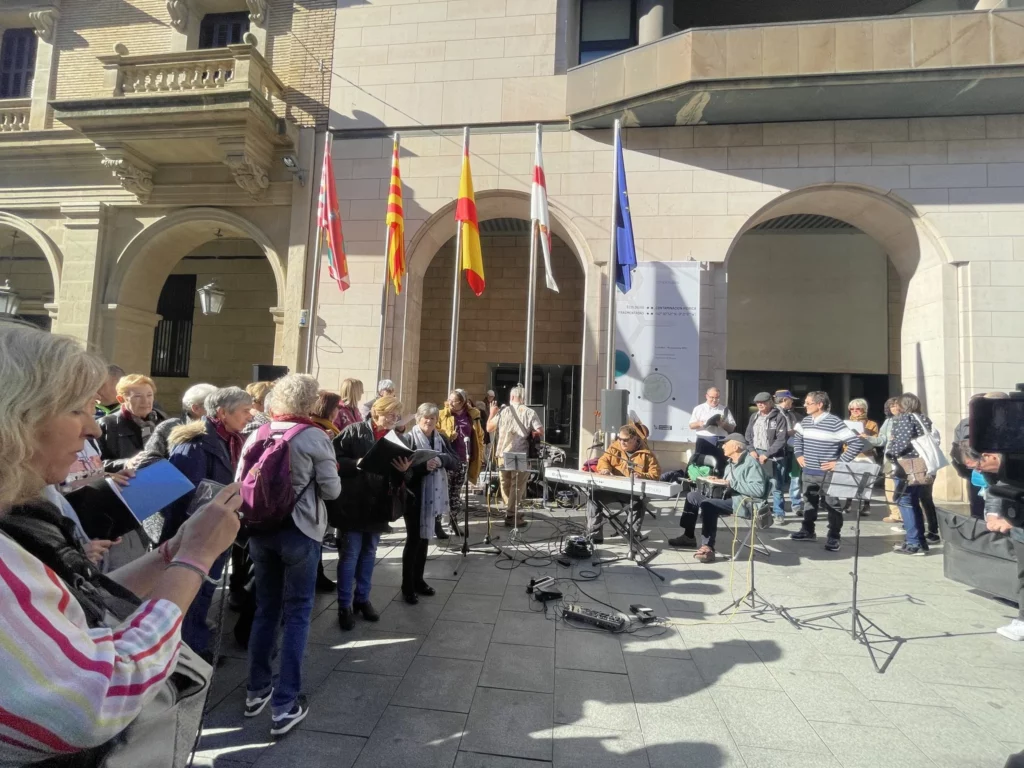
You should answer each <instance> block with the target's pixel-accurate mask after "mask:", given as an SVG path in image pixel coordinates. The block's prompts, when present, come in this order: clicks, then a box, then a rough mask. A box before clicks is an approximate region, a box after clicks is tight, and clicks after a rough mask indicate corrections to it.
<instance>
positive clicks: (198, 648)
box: [181, 549, 231, 661]
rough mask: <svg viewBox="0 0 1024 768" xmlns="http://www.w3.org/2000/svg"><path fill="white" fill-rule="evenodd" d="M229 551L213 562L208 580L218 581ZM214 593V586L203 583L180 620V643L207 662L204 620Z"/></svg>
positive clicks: (207, 652) (208, 645) (207, 648)
mask: <svg viewBox="0 0 1024 768" xmlns="http://www.w3.org/2000/svg"><path fill="white" fill-rule="evenodd" d="M230 551H231V550H230V549H229V550H227V551H225V552H224V553H222V554H221V556H220V557H218V558H217V559H216V560H214V561H213V565H212V566H211V568H210V578H211V579H213V580H214V581H218V582H219V581H220V577H221V574H222V573H224V563H225V562H226V561H227V559H228V552H230ZM216 591H217V585H216V584H211V583H210V582H208V581H204V582H203V585H202V586H201V587H200V588H199V593H198V594H197V595H196V599H195V600H193V601H192V605H190V606H189V608H188V611H186V612H185V617H184V618H183V619H182V620H181V639H182V641H184V643H185V645H187V646H188V647H189V648H191V649H192V650H193V651H195V652H196V653H198V654H199V655H200V656H203V657H204V658H207V660H208V661H209V658H208V657H209V655H210V654H211V653H212V651H211V650H210V627H209V626H208V625H207V623H206V618H207V616H208V615H209V613H210V606H211V605H212V604H213V595H214V593H215V592H216Z"/></svg>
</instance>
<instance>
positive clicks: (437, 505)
mask: <svg viewBox="0 0 1024 768" xmlns="http://www.w3.org/2000/svg"><path fill="white" fill-rule="evenodd" d="M437 421H438V409H437V406H436V405H434V404H433V403H423V404H422V405H421V406H420V407H419V408H418V409H417V411H416V426H414V427H413V428H412V429H411V430H409V432H408V433H406V435H405V441H406V443H407V444H408V445H409V447H410V448H412V449H413V450H419V449H426V450H432V451H437V452H438V453H439V454H440V456H437V457H435V458H433V459H430V460H429V461H426V462H423V463H420V464H417V465H416V466H415V467H413V469H412V479H411V480H410V481H409V492H410V493H411V494H412V496H411V498H410V499H409V500H408V503H407V504H406V505H405V548H404V549H403V550H402V598H403V599H404V600H405V602H407V603H418V602H419V597H418V595H423V596H425V597H433V596H434V594H435V591H434V588H433V587H431V586H430V585H429V584H427V582H426V581H424V580H423V570H424V568H426V565H427V549H428V548H429V547H430V536H431V534H432V533H435V525H436V523H437V521H438V520H439V519H440V518H441V517H442V516H443V515H444V514H445V512H447V511H448V503H449V492H448V483H449V482H450V481H451V476H452V472H453V471H455V470H457V468H458V465H459V464H460V460H459V459H457V458H456V457H455V454H454V452H453V451H452V446H451V445H450V444H449V443H448V440H447V439H446V437H445V435H443V434H442V433H441V430H440V429H438V428H437ZM463 476H465V475H463ZM445 538H447V536H446V537H445Z"/></svg>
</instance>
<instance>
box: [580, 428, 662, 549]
mask: <svg viewBox="0 0 1024 768" xmlns="http://www.w3.org/2000/svg"><path fill="white" fill-rule="evenodd" d="M648 434H649V432H648V431H647V428H646V427H645V426H644V425H643V424H640V423H639V422H634V423H632V424H627V425H626V426H624V427H622V428H621V429H620V430H619V438H618V440H616V441H615V442H613V443H612V444H611V445H610V446H608V450H606V451H605V452H604V455H603V456H601V459H600V460H599V461H598V462H597V473H598V474H599V475H616V476H618V477H629V476H630V474H632V475H633V476H634V477H636V478H637V479H640V480H657V479H658V478H659V477H660V476H661V468H660V467H659V466H658V458H657V457H656V456H655V455H654V452H653V451H652V450H651V449H650V447H648V445H647V435H648ZM602 494H603V492H602V491H596V492H595V494H594V495H595V496H601V495H602ZM595 501H596V500H594V499H592V500H591V502H590V503H589V504H587V531H588V532H589V533H591V534H592V535H593V539H592V540H593V542H594V543H595V544H601V543H602V542H604V524H603V523H601V522H600V521H599V520H598V509H597V504H596V503H595Z"/></svg>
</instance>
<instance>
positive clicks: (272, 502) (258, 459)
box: [240, 424, 310, 533]
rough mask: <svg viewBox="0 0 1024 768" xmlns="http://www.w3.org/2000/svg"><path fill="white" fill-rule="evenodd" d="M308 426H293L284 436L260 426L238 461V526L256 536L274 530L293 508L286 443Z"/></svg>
mask: <svg viewBox="0 0 1024 768" xmlns="http://www.w3.org/2000/svg"><path fill="white" fill-rule="evenodd" d="M308 428H310V425H309V424H296V425H295V426H294V427H292V428H291V429H289V430H288V431H287V432H285V433H284V437H279V438H275V437H274V435H275V434H277V435H280V434H281V433H280V430H278V431H277V432H276V433H275V432H274V431H273V430H272V429H271V425H270V424H264V425H263V426H262V427H260V428H259V430H257V432H256V439H255V440H253V441H252V443H251V444H250V445H249V447H248V448H247V449H246V451H245V453H243V454H242V460H241V468H242V472H241V477H242V490H241V492H240V495H241V497H242V508H241V510H240V512H241V513H242V525H244V526H245V528H246V529H247V530H249V531H253V532H256V533H260V532H265V531H274V530H277V528H279V527H280V525H281V523H282V522H284V521H285V520H286V519H287V518H288V516H289V515H290V514H291V513H292V510H293V509H295V502H296V498H295V491H294V489H293V488H292V459H291V450H290V448H289V447H288V443H289V442H291V439H292V438H293V437H295V436H296V435H297V434H299V433H300V432H302V431H303V430H304V429H308Z"/></svg>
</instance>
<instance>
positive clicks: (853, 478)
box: [799, 461, 904, 674]
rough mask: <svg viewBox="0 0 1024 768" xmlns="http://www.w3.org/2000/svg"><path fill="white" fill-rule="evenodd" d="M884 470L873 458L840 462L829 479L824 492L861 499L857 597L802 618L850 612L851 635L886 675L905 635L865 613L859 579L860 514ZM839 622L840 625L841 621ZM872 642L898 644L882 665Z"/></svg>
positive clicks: (855, 560) (857, 526)
mask: <svg viewBox="0 0 1024 768" xmlns="http://www.w3.org/2000/svg"><path fill="white" fill-rule="evenodd" d="M880 471H881V467H879V466H878V465H877V464H875V463H874V462H873V461H851V462H839V463H837V464H836V467H835V469H834V470H832V473H831V475H830V476H829V478H828V481H827V487H825V488H823V489H822V490H823V493H824V495H826V496H832V497H833V498H836V499H840V500H847V499H849V500H852V501H856V502H858V504H857V510H856V523H855V525H854V544H853V570H852V571H851V572H850V577H851V578H852V579H853V600H852V601H851V603H850V607H849V608H843V609H841V610H838V611H832V612H830V613H824V614H821V615H820V616H812V617H810V618H808V619H801V620H799V623H800V624H806V625H808V626H810V625H811V622H814V621H821V620H822V619H835V618H836V617H838V616H843V615H845V614H850V638H851V639H852V640H853V641H854V642H858V643H863V644H864V646H865V647H866V648H867V649H868V655H869V656H871V663H872V664H873V665H874V667H875V671H876V672H878V673H879V674H882V673H883V672H885V670H886V668H887V667H888V666H889V662H891V661H892V659H893V656H895V655H896V651H897V650H899V647H900V645H902V644H903V642H904V641H903V638H900V637H893V636H892V635H890V634H889V633H888V632H886V631H885V630H884V629H882V628H881V627H879V626H878V625H877V624H875V622H873V621H872V620H871V619H869V618H868V617H867V616H865V615H864V613H863V612H862V611H861V610H860V608H859V607H858V606H857V581H858V579H859V575H858V574H859V568H858V566H859V563H860V518H861V514H860V513H861V510H862V509H863V508H864V502H866V501H870V500H871V490H872V488H874V485H875V480H876V479H877V478H878V474H879V472H880ZM836 623H837V624H838V622H836ZM869 629H871V630H875V632H876V635H875V638H874V639H873V638H872V637H871V635H869ZM872 642H875V643H878V642H883V643H895V644H896V645H895V646H894V647H893V649H892V650H891V651H889V653H887V654H886V659H885V661H884V662H883V663H882V664H881V666H879V664H878V659H877V658H875V648H874V647H873V646H872ZM880 653H881V652H880Z"/></svg>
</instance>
